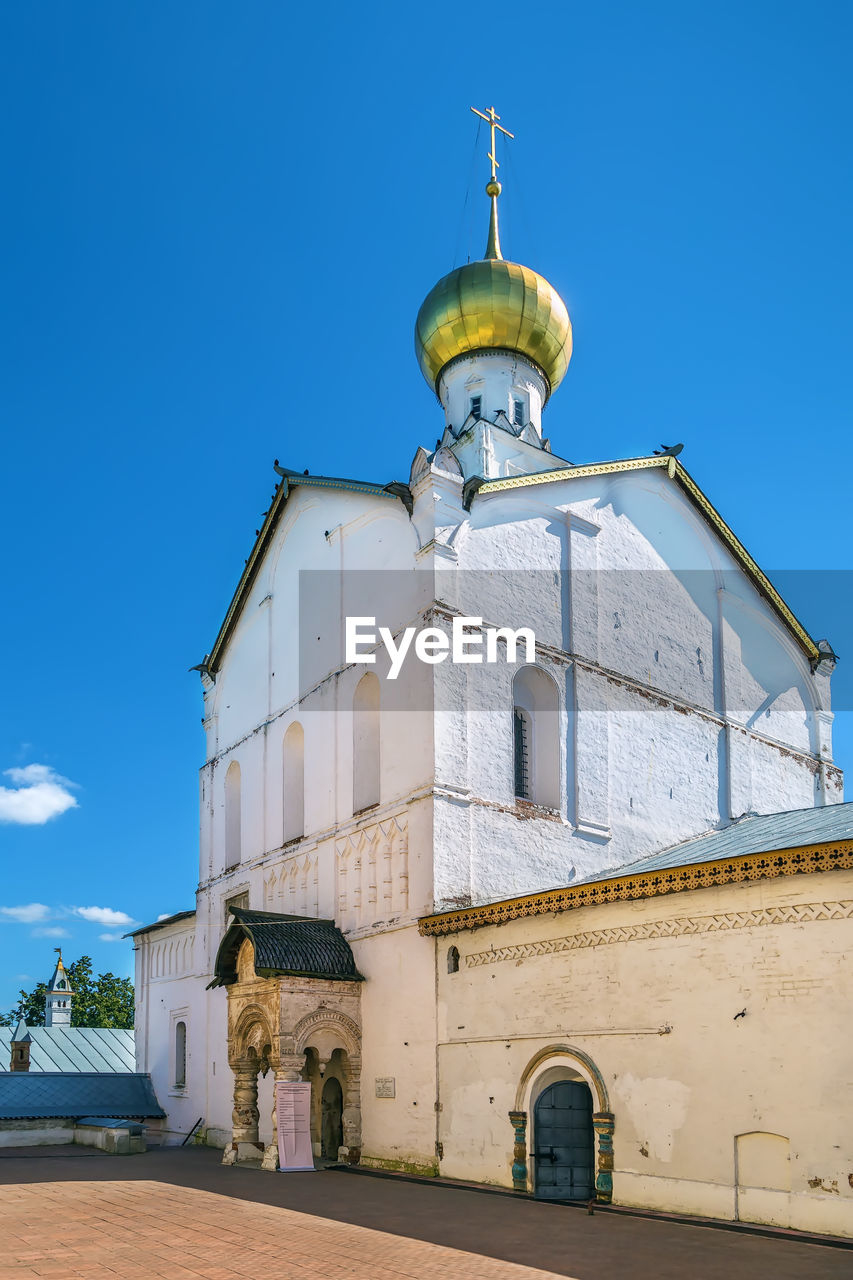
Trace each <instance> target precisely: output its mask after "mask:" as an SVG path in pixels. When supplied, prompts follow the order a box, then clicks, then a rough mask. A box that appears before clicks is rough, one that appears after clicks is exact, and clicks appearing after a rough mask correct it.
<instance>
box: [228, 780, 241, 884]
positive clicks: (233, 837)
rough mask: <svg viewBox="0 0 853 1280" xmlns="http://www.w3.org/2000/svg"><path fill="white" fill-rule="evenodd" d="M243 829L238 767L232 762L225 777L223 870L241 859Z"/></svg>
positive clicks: (233, 865)
mask: <svg viewBox="0 0 853 1280" xmlns="http://www.w3.org/2000/svg"><path fill="white" fill-rule="evenodd" d="M242 827H243V814H242V802H241V799H240V766H239V764H238V763H237V761H236V760H232V761H231V763H230V764H229V766H228V772H227V773H226V775H225V868H226V870H227V869H228V868H229V867H236V866H237V864H238V863H239V861H240V857H241V849H240V844H241V837H242Z"/></svg>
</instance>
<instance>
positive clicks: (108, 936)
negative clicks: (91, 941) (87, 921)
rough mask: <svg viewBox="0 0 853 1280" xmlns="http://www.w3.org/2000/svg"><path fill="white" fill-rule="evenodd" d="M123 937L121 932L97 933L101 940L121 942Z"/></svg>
mask: <svg viewBox="0 0 853 1280" xmlns="http://www.w3.org/2000/svg"><path fill="white" fill-rule="evenodd" d="M123 937H124V934H123V933H99V934H98V938H99V939H100V941H101V942H121V940H122V938H123Z"/></svg>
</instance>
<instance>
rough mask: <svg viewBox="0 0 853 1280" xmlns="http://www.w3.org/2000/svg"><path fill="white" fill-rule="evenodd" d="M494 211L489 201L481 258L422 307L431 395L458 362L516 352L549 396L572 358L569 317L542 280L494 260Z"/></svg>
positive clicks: (420, 344) (420, 333)
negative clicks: (537, 373) (538, 374)
mask: <svg viewBox="0 0 853 1280" xmlns="http://www.w3.org/2000/svg"><path fill="white" fill-rule="evenodd" d="M496 187H497V191H498V192H499V191H500V187H499V186H498V185H497V184H496ZM487 190H488V188H487ZM489 194H490V195H491V194H492V193H491V191H489ZM496 205H497V195H496V194H495V195H492V220H491V227H490V230H489V243H488V247H487V249H486V256H485V258H483V259H482V260H481V261H479V262H468V263H466V265H465V266H464V267H457V268H456V270H455V271H451V272H450V274H449V275H446V276H444V277H443V279H441V280H439V282H438V284H437V285H435V286H434V288H433V289H431V290H430V292H429V293H428V294H427V296H426V298H425V299H424V301H423V303H422V305H421V309H420V311H419V312H418V318H417V322H416V324H415V351H416V354H417V357H418V363H419V364H420V366H421V372H422V373H423V375H424V377H425V378H426V380H427V382H428V383H429V384H430V386H431V387H433V388H434V389H437V386H438V379H439V376H440V374H441V371H442V369H444V367H445V366H446V365H447V364H449V362H450V361H451V360H453V359H455V357H456V356H461V355H467V354H468V353H471V352H475V351H483V350H489V349H492V350H494V349H499V350H506V351H517V352H518V353H519V355H522V356H524V357H525V358H526V359H527V360H530V361H531V362H532V363H533V364H535V365H537V366H538V367H539V368H540V369H541V370H542V372H543V373H544V374H545V377H546V378H547V380H548V384H549V390H550V391H556V389H557V387H558V386H559V385H560V383H561V382H562V380H563V377H564V376H565V373H566V370H567V368H568V367H569V360H570V359H571V356H572V325H571V321H570V320H569V313H568V311H567V310H566V304H565V303H564V302H563V299H562V298H561V297H560V295H559V294H558V293H557V290H556V289H555V288H554V287H553V285H550V284H549V283H548V281H547V280H546V279H545V278H544V276H540V275H538V274H537V272H535V271H531V269H530V267H523V266H521V265H520V264H519V263H517V262H505V261H504V259H503V258H502V257H501V256H500V240H499V239H498V234H497V208H496Z"/></svg>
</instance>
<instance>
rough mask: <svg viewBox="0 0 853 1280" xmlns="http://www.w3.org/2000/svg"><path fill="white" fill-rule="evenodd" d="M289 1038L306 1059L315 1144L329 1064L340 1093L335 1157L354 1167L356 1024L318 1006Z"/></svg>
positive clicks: (357, 1154)
mask: <svg viewBox="0 0 853 1280" xmlns="http://www.w3.org/2000/svg"><path fill="white" fill-rule="evenodd" d="M292 1036H293V1048H294V1051H295V1052H296V1053H297V1054H299V1053H302V1054H304V1055H306V1057H307V1058H308V1062H309V1079H311V1081H312V1085H313V1086H314V1088H313V1090H312V1106H313V1114H314V1129H315V1133H314V1134H313V1135H312V1136H313V1137H314V1140H315V1143H319V1142H320V1141H321V1138H320V1116H321V1110H322V1104H321V1097H322V1091H323V1087H324V1081H325V1079H326V1076H327V1071H328V1069H329V1065H330V1064H332V1068H333V1074H334V1075H335V1076H336V1077H337V1078H338V1079H339V1081H340V1085H341V1089H342V1092H343V1110H342V1128H343V1144H342V1146H341V1148H340V1151H339V1157H340V1158H341V1159H343V1160H345V1161H346V1162H347V1163H348V1164H358V1162H359V1160H360V1159H361V1031H360V1029H359V1026H358V1023H357V1022H356V1021H355V1020H354V1019H353V1018H351V1017H349V1016H348V1015H347V1014H345V1013H343V1012H342V1011H341V1010H340V1009H332V1008H329V1007H328V1006H326V1005H322V1006H320V1007H318V1008H317V1009H315V1010H313V1011H312V1012H311V1013H308V1014H306V1015H305V1016H304V1017H303V1018H301V1019H300V1021H299V1022H298V1023H297V1025H296V1026H295V1027H294V1028H293V1032H292ZM309 1051H313V1052H312V1053H309ZM318 1154H319V1152H318Z"/></svg>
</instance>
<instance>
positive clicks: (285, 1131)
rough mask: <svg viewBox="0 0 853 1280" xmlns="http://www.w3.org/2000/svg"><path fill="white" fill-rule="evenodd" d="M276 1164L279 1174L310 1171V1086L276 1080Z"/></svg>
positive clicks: (312, 1155) (312, 1154) (312, 1158)
mask: <svg viewBox="0 0 853 1280" xmlns="http://www.w3.org/2000/svg"><path fill="white" fill-rule="evenodd" d="M275 1114H276V1122H277V1124H278V1165H279V1171H280V1172H281V1173H296V1172H297V1171H299V1172H307V1171H308V1170H309V1169H310V1170H311V1171H312V1172H313V1170H314V1153H313V1151H312V1150H311V1085H310V1084H308V1083H305V1082H303V1081H302V1080H297V1081H290V1080H278V1081H277V1082H276V1086H275Z"/></svg>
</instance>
